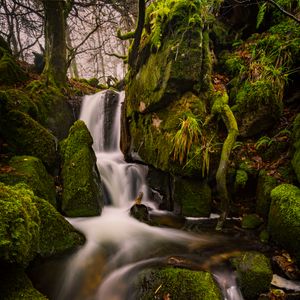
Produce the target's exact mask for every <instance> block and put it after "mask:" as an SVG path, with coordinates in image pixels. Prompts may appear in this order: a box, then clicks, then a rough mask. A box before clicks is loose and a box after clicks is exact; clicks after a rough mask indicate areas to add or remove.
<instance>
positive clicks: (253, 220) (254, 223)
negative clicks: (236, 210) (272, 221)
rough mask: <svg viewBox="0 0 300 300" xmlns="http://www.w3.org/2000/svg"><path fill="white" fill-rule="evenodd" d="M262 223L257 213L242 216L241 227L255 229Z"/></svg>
mask: <svg viewBox="0 0 300 300" xmlns="http://www.w3.org/2000/svg"><path fill="white" fill-rule="evenodd" d="M262 223H263V220H262V219H261V218H260V217H259V216H258V215H257V214H250V215H245V216H243V219H242V228H245V229H255V228H257V227H258V226H259V225H261V224H262Z"/></svg>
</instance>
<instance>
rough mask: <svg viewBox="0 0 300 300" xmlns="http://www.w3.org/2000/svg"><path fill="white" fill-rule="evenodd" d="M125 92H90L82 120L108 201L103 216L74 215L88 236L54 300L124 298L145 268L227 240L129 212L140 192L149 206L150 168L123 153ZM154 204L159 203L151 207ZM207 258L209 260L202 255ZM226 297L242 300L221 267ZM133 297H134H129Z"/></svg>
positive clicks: (219, 278) (74, 222) (70, 262)
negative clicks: (149, 220) (155, 222)
mask: <svg viewBox="0 0 300 300" xmlns="http://www.w3.org/2000/svg"><path fill="white" fill-rule="evenodd" d="M123 100H124V93H120V94H117V93H115V92H112V91H105V92H100V93H97V94H95V95H92V96H86V97H85V98H84V100H83V104H82V109H81V115H80V119H81V120H83V121H84V122H85V123H86V125H87V127H88V128H89V130H90V133H91V135H92V137H93V140H94V144H93V149H94V151H95V154H96V157H97V166H98V169H99V172H100V175H101V180H102V183H103V185H104V189H105V195H106V196H105V197H106V198H107V199H106V203H108V204H109V205H106V206H105V207H104V209H103V212H102V215H101V216H97V217H90V218H74V219H69V221H70V222H71V223H72V225H73V226H74V227H75V228H77V229H78V230H79V231H81V232H82V233H83V234H84V235H85V237H86V243H85V245H84V246H83V247H82V248H81V249H79V250H78V251H77V252H76V253H75V254H73V255H72V256H71V257H70V258H69V259H68V261H67V263H66V264H65V266H64V272H62V273H61V277H60V278H59V279H57V281H58V284H57V285H58V286H59V287H58V288H57V289H56V290H55V291H51V293H52V295H51V297H50V298H51V299H55V300H66V299H72V300H112V299H114V300H124V299H128V294H127V293H128V283H130V282H131V279H132V278H135V277H134V276H136V274H137V273H138V272H139V271H140V270H142V268H143V267H146V266H151V265H152V266H153V265H155V264H158V263H161V262H162V261H166V260H167V259H168V257H170V255H184V256H188V255H191V256H192V257H195V254H193V252H194V251H199V252H201V251H202V250H201V249H204V248H207V247H211V248H213V246H214V244H216V243H217V244H218V245H220V244H222V245H223V244H224V245H225V243H226V238H225V237H224V238H223V237H221V236H218V237H217V238H216V237H215V236H213V235H212V234H201V235H200V234H194V233H188V232H185V231H181V230H176V229H170V228H159V227H154V226H149V225H147V224H144V223H141V222H139V221H137V220H135V219H134V218H131V217H130V216H129V208H130V207H131V205H132V204H133V202H132V201H133V200H134V199H135V197H136V196H137V194H138V193H139V192H140V191H142V192H143V193H144V198H143V203H146V204H147V205H148V204H149V205H150V201H149V197H148V194H149V193H148V188H147V185H146V182H145V177H146V174H147V167H146V166H143V165H136V164H129V163H126V162H125V161H124V158H123V154H122V152H121V151H120V147H119V140H120V111H121V105H122V102H123ZM152 206H153V207H154V205H152ZM202 259H204V260H205V261H206V260H207V258H202ZM214 276H215V278H216V280H217V282H219V283H220V286H222V285H223V282H225V281H226V282H227V284H225V285H224V287H223V288H222V290H223V293H224V299H227V300H241V299H242V296H240V294H239V293H238V292H236V285H235V284H234V283H232V282H231V283H230V284H229V283H228V278H229V277H230V278H231V279H230V281H233V280H234V278H233V277H232V274H231V275H230V276H229V275H228V274H227V273H226V272H222V271H220V270H218V272H217V273H216V274H214ZM129 298H130V297H129Z"/></svg>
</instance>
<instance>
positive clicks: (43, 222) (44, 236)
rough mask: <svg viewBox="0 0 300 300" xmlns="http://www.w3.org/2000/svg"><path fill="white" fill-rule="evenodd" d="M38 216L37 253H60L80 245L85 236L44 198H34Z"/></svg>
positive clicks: (50, 254)
mask: <svg viewBox="0 0 300 300" xmlns="http://www.w3.org/2000/svg"><path fill="white" fill-rule="evenodd" d="M33 201H34V203H35V205H36V207H37V209H38V212H39V217H40V227H39V248H38V254H39V255H40V256H42V257H49V256H53V255H58V254H62V253H65V252H68V251H71V250H73V249H75V248H76V247H78V246H80V245H82V244H83V243H84V241H85V238H84V236H83V235H82V234H80V233H79V232H78V231H76V230H75V229H74V228H73V226H72V225H71V224H70V223H69V222H68V221H66V219H65V218H64V217H63V216H62V215H61V214H59V213H58V212H57V211H56V210H55V208H54V207H53V206H52V205H50V204H49V203H48V202H47V201H45V200H44V199H40V198H38V197H35V198H34V200H33Z"/></svg>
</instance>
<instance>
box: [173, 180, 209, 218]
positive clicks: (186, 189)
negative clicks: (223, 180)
mask: <svg viewBox="0 0 300 300" xmlns="http://www.w3.org/2000/svg"><path fill="white" fill-rule="evenodd" d="M174 201H175V203H177V204H179V206H180V207H181V214H182V215H183V216H187V217H208V216H209V215H210V212H211V201H212V197H211V189H210V187H209V185H208V184H207V182H205V181H201V180H200V179H199V180H194V179H193V180H192V179H182V178H177V179H176V180H175V189H174Z"/></svg>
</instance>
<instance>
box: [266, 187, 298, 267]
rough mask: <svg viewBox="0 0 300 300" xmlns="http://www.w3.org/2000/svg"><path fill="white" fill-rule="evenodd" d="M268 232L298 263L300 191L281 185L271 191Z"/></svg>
mask: <svg viewBox="0 0 300 300" xmlns="http://www.w3.org/2000/svg"><path fill="white" fill-rule="evenodd" d="M271 199H272V202H271V206H270V212H269V222H268V230H269V232H270V235H271V238H272V239H273V240H274V241H275V242H277V243H278V244H280V245H281V246H282V247H283V248H285V249H286V250H288V251H290V253H291V254H293V255H294V256H295V257H296V259H297V262H298V263H299V262H300V239H299V236H300V227H299V224H300V189H299V188H297V187H296V186H293V185H291V184H281V185H279V186H277V187H276V188H275V189H273V190H272V191H271Z"/></svg>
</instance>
